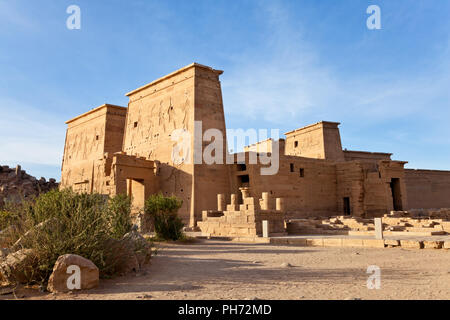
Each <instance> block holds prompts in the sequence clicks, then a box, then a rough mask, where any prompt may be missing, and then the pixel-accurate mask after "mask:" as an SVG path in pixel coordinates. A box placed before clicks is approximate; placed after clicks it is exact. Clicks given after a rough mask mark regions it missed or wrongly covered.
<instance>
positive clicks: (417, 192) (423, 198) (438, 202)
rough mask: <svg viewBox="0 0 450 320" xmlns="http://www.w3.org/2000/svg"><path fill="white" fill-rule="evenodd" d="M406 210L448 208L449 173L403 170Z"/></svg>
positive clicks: (449, 201) (449, 192) (449, 200)
mask: <svg viewBox="0 0 450 320" xmlns="http://www.w3.org/2000/svg"><path fill="white" fill-rule="evenodd" d="M405 184H406V191H407V193H408V204H407V209H422V208H423V209H431V208H450V171H437V170H412V169H406V170H405Z"/></svg>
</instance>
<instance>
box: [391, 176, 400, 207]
mask: <svg viewBox="0 0 450 320" xmlns="http://www.w3.org/2000/svg"><path fill="white" fill-rule="evenodd" d="M390 185H391V191H392V201H393V207H394V211H402V210H403V205H402V193H401V190H400V179H399V178H392V179H391V184H390Z"/></svg>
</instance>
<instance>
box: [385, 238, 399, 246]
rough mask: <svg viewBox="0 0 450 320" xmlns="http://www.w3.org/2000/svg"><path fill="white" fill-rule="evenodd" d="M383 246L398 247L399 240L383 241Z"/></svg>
mask: <svg viewBox="0 0 450 320" xmlns="http://www.w3.org/2000/svg"><path fill="white" fill-rule="evenodd" d="M384 244H385V245H387V246H391V247H398V246H400V240H389V239H385V240H384Z"/></svg>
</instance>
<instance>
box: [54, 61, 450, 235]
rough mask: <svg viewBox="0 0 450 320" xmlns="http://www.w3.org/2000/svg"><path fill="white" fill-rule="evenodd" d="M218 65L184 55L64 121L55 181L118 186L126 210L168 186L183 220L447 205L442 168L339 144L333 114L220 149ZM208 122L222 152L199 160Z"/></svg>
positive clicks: (99, 188)
mask: <svg viewBox="0 0 450 320" xmlns="http://www.w3.org/2000/svg"><path fill="white" fill-rule="evenodd" d="M221 74H222V71H219V70H214V69H212V68H210V67H207V66H204V65H200V64H196V63H194V64H191V65H189V66H186V67H184V68H182V69H180V70H178V71H175V72H173V73H171V74H169V75H167V76H165V77H162V78H160V79H157V80H155V81H153V82H151V83H149V84H147V85H145V86H143V87H141V88H138V89H136V90H134V91H131V92H129V93H128V94H127V96H128V97H129V104H128V107H127V108H125V107H120V106H115V105H110V104H105V105H102V106H100V107H98V108H95V109H93V110H91V111H89V112H86V113H84V114H82V115H80V116H78V117H76V118H74V119H72V120H69V121H67V122H66V123H67V125H68V128H67V134H66V142H65V148H64V157H63V164H62V179H61V186H60V187H61V188H66V187H71V188H73V189H74V190H76V191H79V192H98V193H102V194H105V195H115V194H121V193H124V194H128V195H130V196H132V198H133V205H134V208H135V209H136V212H138V211H139V210H140V209H142V207H143V205H144V201H145V199H146V198H147V197H148V196H149V195H151V194H153V193H157V192H162V193H163V194H165V195H175V196H177V197H178V198H180V199H182V200H183V207H182V208H181V210H180V214H181V216H182V218H183V219H184V221H185V223H186V224H189V225H190V226H191V227H194V226H196V225H197V222H198V221H201V220H202V212H203V211H205V210H217V209H218V207H219V209H220V208H222V209H223V210H221V211H223V212H225V211H226V212H229V214H230V215H233V214H234V213H233V212H239V210H240V209H242V210H244V211H245V210H247V211H245V212H247V213H248V212H250V213H248V214H247V216H248V217H247V220H252V221H253V220H255V219H256V220H255V221H258V219H259V218H258V214H257V213H256V215H255V214H254V213H251V212H253V211H252V210H254V209H255V208H254V207H253V206H257V207H258V208H263V209H264V210H263V211H265V212H267V213H270V214H271V215H273V214H276V213H277V212H278V213H282V215H283V217H286V218H300V217H305V216H332V215H352V216H377V215H383V214H385V213H386V212H389V211H392V210H406V209H413V208H445V207H450V171H435V170H411V169H405V168H404V165H405V163H406V162H405V161H395V160H392V159H391V157H392V154H390V153H373V152H364V151H350V150H346V149H343V148H342V144H341V138H340V133H339V123H336V122H327V121H322V122H319V123H316V124H312V125H309V126H306V127H303V128H300V129H296V130H293V131H290V132H288V133H286V134H285V136H286V138H285V139H280V140H277V141H274V140H271V139H269V140H264V141H261V142H259V143H256V144H254V145H250V146H248V147H246V148H245V150H244V152H242V153H240V154H231V155H230V154H229V153H228V148H227V138H226V129H225V128H226V127H225V117H224V108H223V103H222V92H221V84H220V81H219V76H220V75H221ZM199 124H200V125H199ZM209 129H214V130H215V132H216V133H217V132H219V133H221V134H222V135H223V137H224V139H223V140H221V141H219V144H220V145H221V148H220V149H221V150H222V151H223V152H222V153H221V154H219V155H217V154H216V155H215V156H216V157H215V160H216V161H215V162H214V163H212V164H211V163H205V162H204V161H203V162H200V163H199V162H198V161H195V160H196V157H197V156H198V155H199V154H200V155H201V153H202V151H203V150H204V149H205V148H206V147H207V146H208V141H206V142H205V139H204V135H205V133H206V132H207V131H208V130H209ZM177 130H178V132H183V133H188V135H189V137H190V139H189V142H188V143H189V145H190V148H189V152H187V153H185V154H184V157H183V158H182V159H181V161H180V159H179V158H177V159H176V160H174V152H176V151H174V150H175V149H174V147H175V146H176V145H177V143H178V142H177V139H175V137H174V133H175V132H177ZM180 130H181V131H180ZM206 140H207V139H206ZM212 140H213V139H212V138H211V140H210V141H212ZM216 142H217V141H216ZM216 147H217V145H216ZM215 151H216V152H217V151H219V149H218V148H216V150H215ZM264 155H266V156H267V155H271V156H272V158H271V161H274V157H273V156H274V155H277V156H278V157H277V161H278V165H277V169H278V170H277V172H276V173H275V174H266V175H264V174H261V172H262V171H261V170H262V169H264V168H267V167H268V166H271V165H272V164H271V163H269V164H268V163H267V162H265V163H263V161H258V160H259V159H260V158H262V157H264ZM240 156H242V158H241V157H240ZM175 158H176V157H175ZM200 158H201V157H200ZM229 158H231V159H232V161H231V162H230V161H227V160H229ZM252 159H256V160H257V161H256V163H255V161H251V160H252ZM218 195H219V198H218ZM251 198H253V199H254V200H249V199H251ZM246 199H247V200H246ZM218 201H219V203H218ZM228 205H230V207H228V209H230V210H228V211H227V206H228ZM240 206H243V207H240ZM249 210H250V211H249ZM244 211H242V212H244ZM269 211H270V212H269ZM206 214H207V213H206ZM211 214H214V213H211ZM220 215H221V216H223V213H222V214H220ZM242 217H243V216H242V215H241V216H240V218H242ZM249 217H250V218H249ZM204 218H207V217H205V216H204ZM222 220H224V221H226V218H223V219H222ZM273 225H274V226H276V228H277V229H280V230H281V229H282V228H281V227H280V225H279V224H276V223H275V224H273ZM258 228H259V227H258Z"/></svg>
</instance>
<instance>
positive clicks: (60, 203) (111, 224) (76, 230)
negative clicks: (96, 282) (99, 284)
mask: <svg viewBox="0 0 450 320" xmlns="http://www.w3.org/2000/svg"><path fill="white" fill-rule="evenodd" d="M18 210H19V211H20V215H21V219H20V223H19V225H18V228H16V230H18V231H14V232H15V234H14V236H13V237H11V239H12V240H13V241H15V240H17V239H20V241H19V243H16V245H15V246H14V250H17V249H21V248H29V249H33V250H34V252H35V254H36V256H37V258H38V261H39V265H38V267H37V270H36V272H35V276H34V279H33V280H34V281H36V282H41V283H42V282H46V281H47V280H48V277H49V276H50V274H51V272H52V269H53V266H54V264H55V262H56V260H57V259H58V257H59V256H61V255H64V254H68V253H70V254H77V255H80V256H82V257H84V258H86V259H89V260H91V261H92V262H93V263H94V264H95V265H96V266H97V267H98V268H99V270H100V274H101V276H110V275H113V274H115V273H116V264H115V262H116V261H122V260H123V256H121V255H123V252H124V251H125V250H121V248H120V246H121V243H120V241H119V242H118V241H117V240H120V239H121V238H122V237H123V235H124V234H125V233H127V232H129V231H130V230H131V222H130V218H129V211H130V201H129V199H128V198H127V197H125V196H116V197H114V198H111V199H109V198H108V197H105V196H103V195H100V194H78V193H75V192H73V191H72V190H70V189H66V190H63V191H59V190H52V191H50V192H48V193H45V194H42V195H40V196H39V197H38V198H37V199H36V201H35V202H27V203H23V204H22V205H21V206H19V207H18ZM126 215H128V216H126ZM112 243H114V244H115V245H111V244H112Z"/></svg>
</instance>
